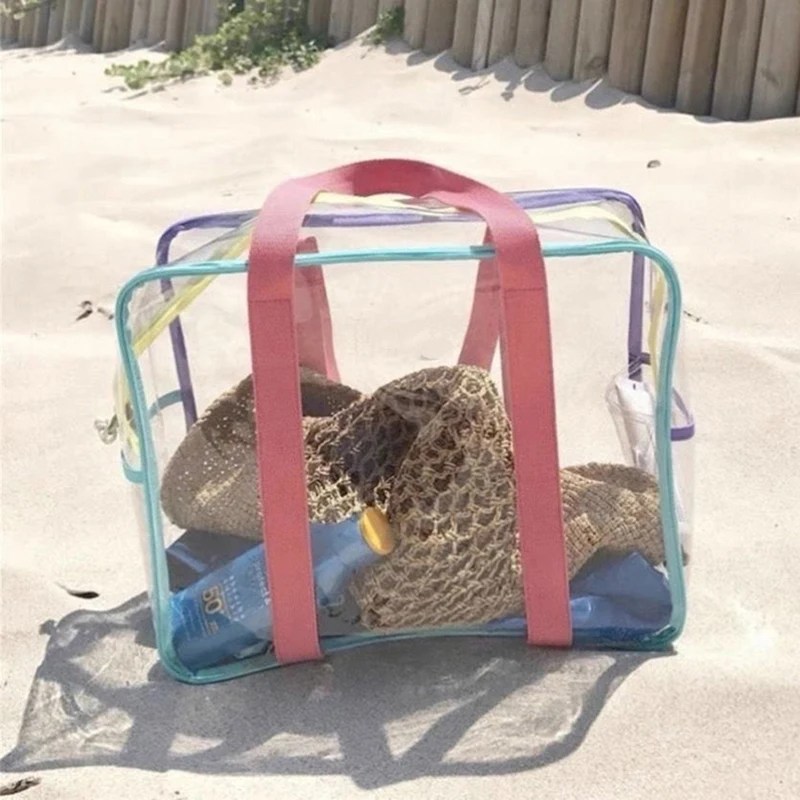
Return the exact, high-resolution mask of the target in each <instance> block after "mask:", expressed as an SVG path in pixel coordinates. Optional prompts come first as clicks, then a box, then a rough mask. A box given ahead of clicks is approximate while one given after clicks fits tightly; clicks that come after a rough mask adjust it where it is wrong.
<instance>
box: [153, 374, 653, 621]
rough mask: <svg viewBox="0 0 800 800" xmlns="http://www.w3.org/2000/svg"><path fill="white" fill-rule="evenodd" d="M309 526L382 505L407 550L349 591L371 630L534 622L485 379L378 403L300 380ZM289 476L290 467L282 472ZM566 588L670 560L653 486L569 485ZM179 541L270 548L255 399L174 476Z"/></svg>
mask: <svg viewBox="0 0 800 800" xmlns="http://www.w3.org/2000/svg"><path fill="white" fill-rule="evenodd" d="M301 394H302V401H303V414H304V418H303V427H304V433H305V455H306V476H307V486H308V501H309V505H308V513H309V518H310V519H311V520H312V521H314V522H337V521H340V520H342V519H345V518H347V517H349V516H350V515H352V514H355V513H357V512H358V511H360V510H361V509H363V507H364V506H367V505H375V506H377V507H379V508H381V509H382V510H383V511H385V513H386V514H387V516H388V518H389V521H390V523H391V525H392V529H393V532H394V535H395V538H396V540H397V547H396V548H395V550H394V552H393V553H392V554H391V555H390V556H388V557H387V558H384V559H382V560H381V561H379V562H377V563H376V564H375V565H373V566H372V567H370V568H368V569H367V570H365V571H364V572H363V573H362V574H361V575H359V576H357V577H356V578H355V579H354V580H353V581H352V582H351V585H350V591H351V593H352V594H353V596H354V598H355V599H356V601H357V603H358V604H359V606H360V609H361V620H362V623H363V624H364V625H366V626H367V627H369V628H380V629H386V628H404V627H416V626H419V627H426V626H433V625H447V624H450V625H456V624H472V623H481V622H486V621H489V620H492V619H497V618H501V617H504V616H508V615H509V614H516V613H519V612H521V610H522V609H523V607H524V605H523V599H522V584H521V580H520V562H519V550H518V538H517V537H518V534H517V526H516V486H515V481H514V466H513V464H514V459H513V453H512V450H511V437H510V425H509V421H508V418H507V416H506V412H505V408H504V405H503V402H502V399H501V398H500V396H499V395H498V392H497V389H496V387H495V384H494V382H493V380H492V379H491V377H490V376H489V374H488V372H486V371H485V370H482V369H480V368H477V367H467V366H457V367H435V368H431V369H427V370H421V371H419V372H416V373H413V374H411V375H407V376H405V377H403V378H400V379H398V380H396V381H393V382H392V383H389V384H386V385H385V386H383V387H381V388H380V389H378V390H377V391H376V392H375V393H373V394H372V395H368V396H364V395H361V394H360V393H359V392H357V391H355V390H353V389H351V388H349V387H347V386H343V385H341V384H338V383H334V382H331V381H328V380H326V379H325V378H322V377H321V376H319V375H316V374H315V373H313V372H311V371H309V370H306V369H303V370H301ZM278 466H279V465H278ZM560 477H561V489H562V498H563V510H564V530H565V542H566V554H567V562H568V568H569V576H570V578H572V577H573V576H574V575H575V574H577V573H578V572H579V571H580V570H581V569H582V568H583V567H584V566H585V565H586V564H587V562H588V561H589V560H590V559H591V558H592V557H594V556H598V555H600V554H610V555H622V554H626V553H630V552H631V551H634V550H635V551H638V552H639V553H640V554H641V555H643V556H644V557H645V558H646V559H647V560H648V561H650V562H651V563H652V564H654V565H658V564H660V563H662V562H663V560H664V553H663V540H662V533H661V525H660V516H659V497H658V484H657V482H656V480H655V478H654V477H653V476H651V475H649V474H648V473H645V472H643V471H641V470H637V469H634V468H631V467H626V466H623V465H617V464H587V465H583V466H578V467H570V468H567V469H563V470H561V473H560ZM161 500H162V505H163V508H164V512H165V514H166V515H167V516H168V517H169V519H170V520H171V521H172V522H174V523H175V524H176V525H178V526H179V527H182V528H185V529H190V528H191V529H201V530H206V531H210V532H216V533H221V534H222V533H225V534H234V535H238V536H243V537H246V538H250V539H253V540H259V539H260V538H261V515H260V510H259V497H258V465H257V461H256V449H255V423H254V415H253V385H252V379H251V378H250V377H248V378H246V379H245V380H243V381H242V382H241V383H239V384H238V385H237V386H235V387H234V388H233V389H231V390H230V391H229V392H227V393H225V394H224V395H222V396H221V397H219V398H218V399H217V400H216V401H215V402H214V403H213V404H212V405H211V406H210V407H209V408H208V410H207V411H206V413H205V414H204V415H203V417H202V418H201V419H199V420H198V421H197V423H195V425H194V426H193V427H192V428H191V430H190V431H189V432H188V433H187V435H186V437H185V439H184V440H183V442H182V443H181V445H180V446H179V447H178V449H177V450H176V452H175V454H174V455H173V457H172V459H171V460H170V462H169V464H168V466H167V468H166V470H165V472H164V476H163V481H162V487H161Z"/></svg>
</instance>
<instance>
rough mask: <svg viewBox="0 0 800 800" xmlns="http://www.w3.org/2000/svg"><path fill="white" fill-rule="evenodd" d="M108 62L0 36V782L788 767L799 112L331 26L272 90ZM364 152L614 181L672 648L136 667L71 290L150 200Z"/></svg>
mask: <svg viewBox="0 0 800 800" xmlns="http://www.w3.org/2000/svg"><path fill="white" fill-rule="evenodd" d="M140 55H141V54H140V53H129V54H126V56H125V57H126V58H138V57H140ZM110 60H112V57H110V56H109V57H106V56H100V55H94V54H85V53H76V52H74V51H72V50H69V49H58V48H56V49H53V50H52V51H49V52H41V51H39V52H36V53H34V52H32V51H28V52H24V51H18V50H17V51H15V50H11V51H7V52H5V53H3V56H2V90H3V97H2V117H3V119H2V134H3V141H2V146H3V156H2V170H3V172H2V190H3V191H2V200H3V225H2V259H3V261H2V266H3V270H2V314H3V322H2V327H3V332H2V387H3V394H2V436H3V439H2V598H3V614H2V713H0V730H1V731H2V753H3V754H4V756H3V761H2V766H3V771H4V775H3V778H2V781H3V783H6V782H10V781H14V780H17V779H20V778H23V777H26V776H36V777H38V778H40V779H41V783H40V784H39V785H37V786H35V787H33V788H31V789H30V790H29V794H27V793H26V794H25V795H24V796H25V797H26V798H27V797H31V798H37V800H38V799H39V798H42V800H44V798H62V799H64V800H67V799H68V798H76V799H77V798H82V799H83V798H100V797H115V798H120V799H122V798H137V800H145V799H147V800H149V799H150V798H175V800H178V799H179V798H185V799H186V800H189V799H191V800H195V799H205V798H213V800H225V799H226V798H241V797H255V796H268V797H293V798H294V797H320V798H322V797H324V798H340V797H355V796H361V795H363V794H366V793H367V792H369V793H370V794H371V795H374V796H376V797H382V798H383V797H385V798H390V797H392V798H400V797H402V798H406V797H409V796H417V797H424V798H440V797H441V798H444V797H447V798H449V797H454V798H455V797H464V798H478V797H481V798H483V797H487V796H497V797H546V798H548V799H549V800H558V799H559V798H579V799H581V800H582V799H583V798H592V800H604V798H615V800H618V798H640V797H653V798H654V797H659V798H661V797H663V798H678V797H681V798H683V797H687V798H709V799H710V798H725V799H726V800H728V799H729V798H762V797H763V798H770V799H771V800H774V798H794V797H797V796H800V759H799V758H798V749H797V741H798V735H800V670H799V669H798V662H799V661H800V638H798V636H797V614H798V609H800V589H799V588H798V580H797V575H798V572H797V570H798V567H797V565H798V564H799V563H800V537H798V535H797V534H798V522H797V520H798V512H800V469H798V465H800V415H798V397H799V396H800V304H798V297H800V270H798V264H797V254H798V253H800V203H798V194H797V187H798V186H800V120H798V119H788V120H775V121H769V122H760V123H733V124H730V123H717V122H714V121H710V120H700V119H695V118H692V117H689V116H682V115H678V114H673V113H670V112H663V111H657V110H655V109H652V108H649V107H647V106H645V105H644V104H642V103H640V102H638V101H636V100H634V99H631V98H627V97H625V96H624V95H621V94H619V93H617V92H614V91H611V90H609V89H607V88H605V87H604V86H602V85H583V86H573V85H566V86H556V85H554V84H552V83H550V82H549V81H548V80H547V79H546V78H544V77H543V76H542V74H541V73H540V72H539V71H536V70H534V71H533V72H527V73H522V72H520V71H519V70H516V69H515V68H514V67H512V66H510V65H506V64H502V65H500V66H499V67H498V68H496V69H495V70H492V71H489V72H487V73H485V74H481V75H473V74H469V73H465V72H463V71H460V70H457V69H456V68H455V67H454V66H453V65H452V63H451V62H449V61H448V60H447V59H446V58H445V59H442V58H440V59H421V58H419V57H417V56H414V55H409V54H408V53H405V52H402V51H396V52H393V53H386V52H384V51H382V50H380V51H377V50H370V49H369V48H366V47H364V46H363V45H362V44H360V43H353V44H351V45H349V46H347V47H343V48H341V49H339V50H337V51H335V52H331V53H329V54H328V55H327V56H326V57H325V59H324V63H323V64H322V65H320V66H319V67H317V68H316V69H314V70H312V71H310V72H307V73H304V74H300V75H294V76H289V77H287V78H286V79H284V80H283V81H281V82H280V83H279V84H277V85H276V86H273V87H271V88H253V87H250V86H248V85H247V84H246V82H245V81H236V82H235V84H234V85H233V86H231V87H228V88H225V87H222V86H220V85H219V83H218V82H217V81H216V80H215V79H213V78H210V79H203V80H198V81H193V82H191V83H187V84H185V85H182V86H177V87H171V88H168V89H167V90H166V91H163V92H159V93H146V94H143V95H142V96H138V97H134V96H132V93H130V92H128V93H124V92H120V91H118V90H116V89H115V88H114V87H115V86H116V84H115V82H114V81H113V80H111V79H109V78H106V77H105V76H104V75H103V72H102V70H103V68H104V67H105V66H106V65H107V64H108V63H109V62H110ZM390 81H391V82H392V87H391V88H390V87H389V83H390ZM380 155H401V156H406V157H414V158H423V159H427V160H432V161H436V162H438V163H441V164H442V165H444V166H448V167H451V168H454V169H457V170H461V171H464V172H467V173H469V174H472V175H475V176H476V177H478V178H480V179H482V180H484V181H487V182H490V183H493V184H494V185H496V186H498V187H499V188H502V189H520V188H552V187H560V186H571V185H591V184H594V185H608V186H614V187H619V188H623V189H626V190H628V191H630V192H632V193H633V194H634V195H635V196H637V197H638V198H639V200H640V201H641V202H642V204H643V206H644V208H645V210H646V213H647V217H648V220H649V230H650V235H651V237H652V239H653V240H654V242H656V243H657V244H658V245H660V246H661V247H663V248H664V249H665V250H667V251H668V252H669V253H670V254H671V255H672V256H673V257H674V259H675V260H676V263H677V265H678V268H679V269H680V272H681V277H682V282H683V289H684V294H685V303H686V308H687V310H688V311H689V312H690V313H691V314H692V318H688V317H687V324H686V326H685V328H684V336H685V337H686V344H687V346H688V353H687V354H688V364H689V367H690V369H691V377H692V398H693V402H694V406H695V412H696V415H697V418H698V421H699V427H698V436H697V440H696V444H697V486H696V526H695V527H696V535H695V539H694V550H693V560H692V566H691V574H690V580H691V583H690V587H689V600H690V607H689V618H688V624H687V627H686V630H685V634H684V636H683V637H682V638H681V639H680V640H679V641H678V643H677V645H676V648H675V653H674V654H672V655H668V656H661V657H650V656H644V655H643V656H637V655H624V654H614V653H611V654H609V653H606V654H597V653H569V654H553V653H537V652H533V651H531V650H529V649H527V648H526V647H525V646H524V645H523V644H521V643H509V642H506V643H502V642H490V641H461V642H452V641H442V642H430V643H426V644H413V645H412V644H402V645H400V644H395V645H389V646H386V647H378V648H371V649H368V650H364V651H361V652H355V653H350V654H346V655H338V656H336V657H334V658H332V659H330V660H329V662H327V663H325V664H319V665H304V666H300V667H295V668H290V669H285V670H281V671H278V672H272V673H267V674H263V675H260V676H256V677H252V678H248V679H244V680H241V681H236V682H233V683H228V684H225V685H219V686H213V687H206V688H195V687H188V686H183V685H180V684H177V683H176V682H174V681H173V680H171V679H170V678H168V677H167V676H165V675H164V673H163V672H162V671H161V670H160V668H159V667H158V666H157V662H156V656H155V652H154V650H153V642H152V633H151V629H150V626H149V623H148V616H147V614H148V612H147V608H146V605H145V602H144V599H143V594H142V592H143V589H144V586H145V578H144V572H143V567H142V559H141V552H140V543H139V539H138V533H137V529H136V525H135V519H134V515H133V512H132V510H131V506H130V502H129V495H128V489H127V487H126V485H125V483H124V480H123V478H122V475H121V472H120V469H119V461H118V452H117V449H116V448H114V447H105V446H103V445H102V444H101V443H100V442H99V440H98V438H97V436H96V435H95V432H94V431H93V422H94V420H95V419H96V418H98V417H105V416H108V414H109V413H110V411H109V409H110V402H111V395H110V383H111V375H112V371H113V368H114V364H115V359H116V352H115V342H114V337H113V330H112V325H111V323H110V322H109V321H108V319H107V318H106V317H105V316H104V315H103V314H102V313H100V312H95V313H92V314H90V315H88V316H86V317H85V318H83V319H81V320H79V321H76V317H77V316H78V315H79V313H80V309H79V304H80V303H81V302H83V301H91V302H92V303H93V304H94V305H95V307H97V306H100V307H110V305H111V304H112V303H113V298H114V296H115V294H116V291H117V289H118V288H119V286H120V285H121V283H122V281H124V280H125V278H127V277H128V276H129V275H130V274H132V273H133V272H134V271H136V270H138V269H140V268H142V267H145V266H148V265H149V264H150V263H151V262H152V250H153V245H154V241H155V238H156V237H157V236H158V234H159V233H160V231H161V230H162V229H163V228H164V227H165V226H166V225H168V224H170V222H172V221H173V220H175V219H178V218H180V217H184V216H187V215H190V214H193V213H199V212H205V211H209V210H224V209H241V208H251V207H257V206H258V205H260V203H261V201H262V199H263V197H264V195H265V192H267V191H268V189H269V188H270V187H271V186H273V185H274V184H275V183H276V182H278V181H280V180H282V179H284V178H286V177H289V176H290V175H292V174H296V173H304V172H310V171H313V170H317V169H322V168H326V167H329V166H333V165H335V164H338V163H345V162H349V161H352V160H358V159H361V158H367V157H372V156H380ZM652 160H658V161H660V166H659V167H656V168H649V169H648V168H647V164H648V162H651V161H652ZM587 291H590V289H587ZM66 589H70V590H73V591H77V592H87V591H88V592H95V593H97V594H98V596H97V597H93V598H85V597H83V598H82V597H76V596H73V595H71V594H69V593H68V592H67V591H66Z"/></svg>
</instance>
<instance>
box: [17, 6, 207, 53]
mask: <svg viewBox="0 0 800 800" xmlns="http://www.w3.org/2000/svg"><path fill="white" fill-rule="evenodd" d="M4 3H5V5H6V6H8V7H11V8H13V7H14V5H15V4H16V5H17V7H19V0H16V3H15V0H4ZM26 5H28V3H26ZM217 5H218V0H42V2H40V3H39V4H38V5H37V6H36V7H35V8H32V9H31V10H29V11H27V12H26V13H25V15H24V16H23V17H22V19H20V20H14V19H12V18H11V17H10V16H8V15H6V16H4V17H3V20H2V24H3V29H2V37H3V42H5V43H16V44H18V45H20V46H22V47H43V46H45V45H48V44H55V43H56V42H59V41H60V40H61V39H63V38H65V37H68V36H73V37H78V38H80V39H81V40H82V41H84V42H85V43H86V44H88V45H91V46H92V47H93V48H94V49H95V50H97V51H98V52H100V53H109V52H112V51H114V50H124V49H125V48H127V47H130V46H132V45H133V46H135V45H157V44H161V43H162V42H163V43H164V44H165V46H166V48H167V49H168V50H181V49H183V48H184V47H187V46H188V45H190V44H191V43H192V42H193V41H194V39H195V37H196V36H197V35H198V34H204V33H213V32H214V31H215V30H216V29H217V25H218V19H217Z"/></svg>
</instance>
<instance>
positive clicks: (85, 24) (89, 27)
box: [78, 0, 97, 44]
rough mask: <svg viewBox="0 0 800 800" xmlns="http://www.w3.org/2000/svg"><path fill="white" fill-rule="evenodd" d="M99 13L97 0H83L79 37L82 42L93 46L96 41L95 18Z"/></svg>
mask: <svg viewBox="0 0 800 800" xmlns="http://www.w3.org/2000/svg"><path fill="white" fill-rule="evenodd" d="M96 11H97V0H83V2H82V3H81V21H80V27H79V28H78V35H79V36H80V37H81V41H83V42H86V44H92V43H93V41H94V18H95V16H96Z"/></svg>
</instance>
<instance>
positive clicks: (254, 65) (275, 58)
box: [105, 0, 327, 89]
mask: <svg viewBox="0 0 800 800" xmlns="http://www.w3.org/2000/svg"><path fill="white" fill-rule="evenodd" d="M305 5H306V4H305V3H304V2H302V1H301V0H250V2H249V3H248V4H247V7H246V8H245V9H244V10H241V11H240V10H239V9H238V8H237V6H236V4H235V3H232V2H230V0H227V1H226V0H223V2H222V3H221V6H220V21H221V24H220V27H219V28H218V30H217V31H216V33H212V34H209V35H208V36H198V37H197V39H196V40H195V41H194V43H193V44H192V46H191V47H188V48H187V49H186V50H182V51H181V52H179V53H172V54H171V55H169V56H168V57H167V58H166V59H164V60H163V61H148V60H142V61H139V62H138V63H136V64H130V65H128V64H112V65H111V66H110V67H108V68H107V69H106V71H105V72H106V75H110V76H112V77H119V78H122V79H123V81H124V82H125V85H126V86H127V87H128V88H129V89H142V88H144V87H145V86H147V85H148V84H152V83H155V84H164V83H167V82H169V81H174V80H186V79H188V78H192V77H196V76H199V75H205V74H207V73H209V72H219V73H221V75H220V80H221V81H222V82H223V83H224V84H226V85H228V84H230V83H231V80H232V77H231V75H232V74H236V75H244V74H247V73H252V74H253V79H255V80H258V79H262V80H269V79H271V78H274V77H275V76H276V75H277V73H278V72H279V71H280V70H281V69H282V68H283V67H292V68H294V69H295V70H304V69H308V68H309V67H311V66H313V65H314V64H316V63H317V61H318V60H319V54H320V52H321V50H322V49H323V48H324V47H326V46H327V42H318V41H316V40H315V39H314V38H313V37H312V36H311V35H310V33H309V31H308V28H307V26H306V21H305Z"/></svg>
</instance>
